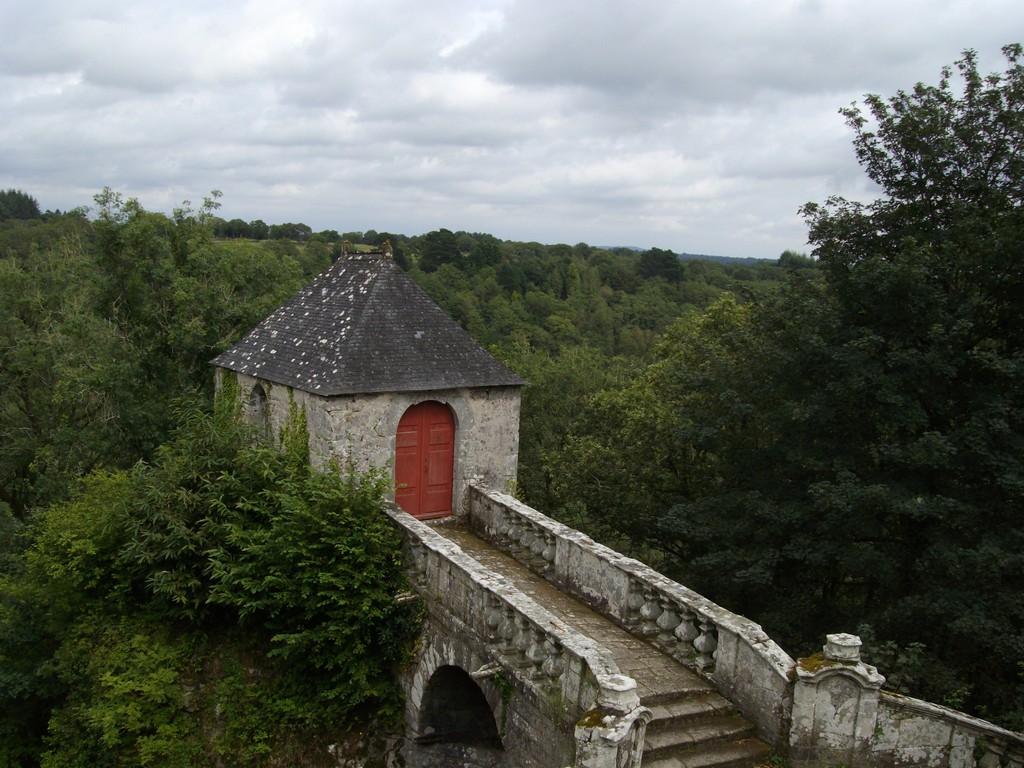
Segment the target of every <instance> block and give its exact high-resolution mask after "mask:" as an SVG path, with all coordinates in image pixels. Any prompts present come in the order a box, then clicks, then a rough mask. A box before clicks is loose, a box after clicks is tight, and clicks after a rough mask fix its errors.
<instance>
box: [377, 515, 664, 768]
mask: <svg viewBox="0 0 1024 768" xmlns="http://www.w3.org/2000/svg"><path fill="white" fill-rule="evenodd" d="M387 512H388V514H389V516H390V517H391V519H392V520H393V521H394V522H395V524H396V525H397V526H398V527H399V528H400V529H401V530H402V531H403V532H404V533H405V537H406V546H407V557H408V561H409V564H410V574H411V578H412V581H413V583H414V586H415V588H416V590H417V592H419V594H420V595H422V596H423V597H424V599H425V600H426V602H427V603H428V611H430V612H440V613H443V614H446V615H448V616H449V617H454V622H455V623H457V624H459V625H461V626H462V628H463V629H464V631H465V632H467V633H470V634H471V635H472V636H473V637H474V638H475V639H476V640H478V641H482V643H483V645H484V646H485V649H486V655H487V656H488V657H489V658H490V659H491V660H493V661H494V662H496V663H497V665H498V666H499V667H500V669H501V672H502V674H508V675H512V676H514V677H515V678H516V680H517V682H518V684H519V685H520V686H522V687H523V688H524V689H526V690H529V691H530V692H531V694H532V696H533V697H534V699H535V700H536V701H537V702H538V703H539V704H543V706H544V708H545V709H546V710H547V711H546V715H547V716H549V717H554V718H556V719H558V720H561V721H562V722H563V723H564V724H565V726H566V727H568V728H573V729H575V735H576V740H577V750H576V752H577V762H576V765H577V766H579V768H639V765H640V763H639V755H640V751H641V749H642V746H643V736H644V728H645V727H646V723H647V721H648V720H649V718H650V711H649V710H647V709H646V708H644V707H642V706H641V705H640V699H639V697H638V696H637V693H636V682H635V681H634V680H633V679H632V678H630V677H628V676H626V675H623V674H621V673H620V671H619V668H618V666H617V665H616V664H615V661H614V659H613V658H612V656H611V654H610V653H609V651H608V650H606V649H605V648H603V647H601V646H600V645H599V644H598V643H596V642H595V641H593V640H592V639H590V638H589V637H587V636H585V635H583V634H581V633H579V632H577V631H576V630H574V629H573V628H571V627H569V626H567V625H565V624H564V623H562V622H561V621H559V620H558V619H557V618H556V617H555V616H553V615H552V614H551V613H549V612H548V611H547V610H546V609H544V608H543V607H542V606H540V605H539V604H537V603H536V602H535V601H533V600H532V599H531V598H529V597H528V596H527V595H525V594H523V593H522V592H520V591H519V590H517V589H516V588H515V587H513V586H511V585H510V584H508V583H507V582H506V581H505V580H504V579H502V578H500V577H499V576H497V575H496V574H494V573H493V572H491V571H490V570H489V569H487V568H485V567H484V566H482V565H480V564H479V563H478V562H477V561H476V560H474V559H473V558H472V557H470V556H469V555H467V554H465V553H464V552H463V551H462V549H461V548H460V547H459V546H458V545H456V544H454V543H453V542H451V541H449V540H448V539H446V538H444V537H443V536H441V535H440V534H438V533H437V532H436V531H434V530H433V529H432V528H431V527H430V526H428V525H426V524H424V523H422V522H420V521H419V520H416V519H415V518H414V517H412V516H411V515H408V514H406V513H405V512H403V511H401V510H400V509H398V508H397V507H395V506H389V508H388V510H387ZM631 756H634V757H635V759H633V757H631Z"/></svg>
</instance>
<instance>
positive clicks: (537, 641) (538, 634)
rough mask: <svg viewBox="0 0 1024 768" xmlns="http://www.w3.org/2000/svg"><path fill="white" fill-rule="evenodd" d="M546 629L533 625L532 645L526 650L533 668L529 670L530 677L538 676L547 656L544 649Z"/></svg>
mask: <svg viewBox="0 0 1024 768" xmlns="http://www.w3.org/2000/svg"><path fill="white" fill-rule="evenodd" d="M545 639H546V638H545V634H544V631H543V630H541V629H540V628H539V627H532V628H531V632H530V647H529V648H528V649H527V650H526V658H527V659H529V661H530V663H531V664H532V665H533V668H532V669H531V670H530V671H529V675H530V677H538V676H539V675H540V674H541V667H542V666H543V665H544V660H545V659H546V658H547V653H546V652H545V650H544V643H545Z"/></svg>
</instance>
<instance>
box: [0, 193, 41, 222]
mask: <svg viewBox="0 0 1024 768" xmlns="http://www.w3.org/2000/svg"><path fill="white" fill-rule="evenodd" d="M41 218H43V214H42V213H40V211H39V203H38V202H36V199H35V198H34V197H32V196H31V195H30V194H28V193H27V192H22V191H21V190H18V189H6V190H3V191H0V221H5V220H7V219H41Z"/></svg>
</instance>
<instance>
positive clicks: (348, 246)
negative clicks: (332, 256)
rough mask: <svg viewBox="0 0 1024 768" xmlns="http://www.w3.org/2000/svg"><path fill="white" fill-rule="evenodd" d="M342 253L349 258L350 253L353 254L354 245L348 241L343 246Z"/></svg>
mask: <svg viewBox="0 0 1024 768" xmlns="http://www.w3.org/2000/svg"><path fill="white" fill-rule="evenodd" d="M341 252H342V253H343V254H344V255H345V256H348V255H349V254H350V253H352V243H350V242H349V241H348V240H345V241H343V242H342V244H341Z"/></svg>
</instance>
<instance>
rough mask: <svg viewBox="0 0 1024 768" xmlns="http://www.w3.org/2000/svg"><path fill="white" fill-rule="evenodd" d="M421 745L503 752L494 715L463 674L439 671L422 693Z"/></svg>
mask: <svg viewBox="0 0 1024 768" xmlns="http://www.w3.org/2000/svg"><path fill="white" fill-rule="evenodd" d="M416 741H417V742H418V743H420V744H464V745H473V746H476V747H483V748H485V749H486V748H490V749H498V750H500V749H501V748H502V744H501V736H500V735H499V734H498V726H497V724H496V723H495V721H494V713H493V712H491V707H490V705H489V704H488V703H487V699H486V697H485V696H484V692H483V691H482V690H480V686H479V685H477V684H476V682H475V681H474V680H473V678H471V677H470V676H469V675H468V674H467V673H466V671H465V670H463V669H460V668H459V667H454V666H443V667H438V668H437V670H436V671H435V672H434V674H433V675H431V676H430V680H429V681H428V682H427V686H426V688H425V689H424V691H423V703H422V704H421V705H420V722H419V734H418V735H417V737H416Z"/></svg>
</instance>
